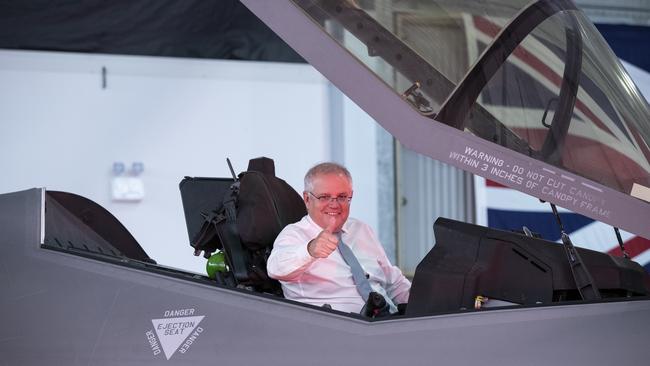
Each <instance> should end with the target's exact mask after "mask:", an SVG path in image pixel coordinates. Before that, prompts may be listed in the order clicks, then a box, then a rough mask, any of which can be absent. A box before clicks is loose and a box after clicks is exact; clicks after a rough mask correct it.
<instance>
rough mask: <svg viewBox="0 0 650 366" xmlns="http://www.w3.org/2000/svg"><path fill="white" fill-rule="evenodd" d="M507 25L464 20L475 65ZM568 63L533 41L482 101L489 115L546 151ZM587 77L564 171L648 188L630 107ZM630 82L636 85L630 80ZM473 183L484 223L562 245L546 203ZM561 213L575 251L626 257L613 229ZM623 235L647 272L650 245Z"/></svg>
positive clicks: (647, 154) (643, 147) (538, 39)
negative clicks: (554, 105) (526, 230)
mask: <svg viewBox="0 0 650 366" xmlns="http://www.w3.org/2000/svg"><path fill="white" fill-rule="evenodd" d="M504 24H505V20H504V19H492V18H491V19H488V18H485V17H478V16H473V17H471V18H466V19H465V27H466V28H467V31H468V34H470V35H471V36H470V39H472V38H473V39H474V41H475V42H469V43H468V46H469V49H468V51H469V56H470V59H475V58H476V57H477V56H478V54H479V53H480V52H481V51H482V50H483V49H484V48H485V47H487V45H488V44H490V43H491V42H492V41H493V40H494V39H495V37H496V36H497V34H498V33H499V31H500V30H501V28H502V27H503V25H504ZM550 33H551V32H548V34H550ZM472 36H473V37H472ZM585 42H593V40H591V41H589V40H585ZM592 46H593V45H592ZM473 47H475V48H474V49H472V48H473ZM585 47H586V46H585ZM586 48H587V47H586ZM585 52H587V53H586V55H585V56H583V67H585V68H589V67H591V66H592V64H589V62H594V61H593V60H585V59H588V58H589V56H590V55H589V54H588V51H585ZM565 57H566V54H565V52H564V51H563V50H561V49H560V47H557V46H555V45H554V44H552V42H551V41H549V39H548V38H545V37H544V33H543V32H542V35H541V36H539V35H533V36H529V37H527V39H526V40H525V41H524V42H522V43H521V44H520V45H519V46H518V47H517V48H516V49H515V51H514V52H513V54H511V55H510V57H509V58H508V61H507V62H506V63H505V64H504V65H503V66H502V68H501V70H500V72H499V73H497V75H495V76H494V77H493V78H492V80H490V82H489V83H488V84H487V86H486V88H485V89H484V90H483V92H482V94H481V96H480V103H481V104H482V105H483V106H484V107H485V108H486V109H487V110H488V111H490V113H492V114H493V115H495V116H497V117H498V118H499V119H500V120H501V121H503V122H504V124H505V125H506V126H507V127H508V128H510V129H511V130H512V131H513V132H515V133H516V134H517V135H519V136H520V137H522V138H523V139H525V140H526V141H528V143H529V144H530V146H531V147H532V148H533V149H536V150H540V149H541V147H542V145H543V143H544V139H545V137H546V135H547V134H548V131H549V130H548V128H547V127H546V126H544V125H543V124H542V123H541V121H542V120H543V115H544V114H546V112H548V113H549V116H548V117H547V118H546V120H545V121H546V122H547V123H549V122H550V120H552V112H553V108H549V105H548V104H546V103H544V102H543V101H550V100H551V99H554V98H556V97H557V96H558V95H559V92H560V87H561V84H562V78H563V70H564V58H565ZM595 65H598V64H597V63H595ZM614 66H616V67H617V65H614ZM590 71H591V72H592V73H593V70H590ZM585 72H586V71H584V69H583V71H582V72H581V75H580V86H579V89H578V93H577V98H576V103H575V107H574V111H573V117H572V121H571V125H570V128H569V131H568V135H567V138H566V141H565V146H570V147H571V149H567V148H565V149H564V150H563V153H562V158H561V165H562V168H564V169H567V170H569V171H573V172H576V173H579V174H580V175H583V176H585V177H587V178H590V179H592V180H594V181H598V182H600V183H602V184H604V185H608V186H610V187H612V188H614V189H618V190H620V191H622V192H625V193H628V192H630V189H631V186H632V183H634V182H636V183H640V184H644V185H646V186H648V185H649V184H650V179H649V177H650V173H649V172H650V163H649V161H650V148H649V147H648V145H647V144H646V142H645V141H644V140H643V139H642V138H641V135H640V133H639V131H638V129H637V127H636V124H635V123H634V121H633V115H631V114H628V113H625V112H624V111H625V109H626V107H630V106H629V105H625V103H626V102H625V101H624V100H623V101H621V100H619V101H615V98H612V95H608V94H607V93H609V91H608V89H607V88H603V86H602V85H603V84H606V82H604V81H603V80H599V81H598V82H596V81H594V78H592V77H589V76H588V75H586V74H585ZM598 75H600V74H598ZM625 76H627V75H625ZM515 79H516V80H517V83H515V84H514V85H515V86H521V85H525V90H522V89H521V88H513V87H512V85H513V84H512V83H511V82H512V80H515ZM625 81H626V82H629V83H632V81H631V80H625ZM598 83H600V85H599V84H598ZM633 89H634V88H633ZM634 90H636V89H634ZM556 99H557V98H556ZM613 101H614V102H613ZM476 183H477V184H476V185H475V187H476V197H477V217H478V220H477V221H478V223H479V224H483V225H487V226H489V227H493V228H497V229H504V230H522V227H523V226H526V227H528V228H529V229H530V230H531V231H533V232H536V233H538V234H540V235H541V236H542V237H543V238H544V239H546V240H551V241H557V242H560V229H559V227H558V224H557V221H556V219H555V217H554V216H553V213H552V211H551V209H550V206H549V204H548V203H546V204H543V203H541V202H540V201H539V200H538V199H536V198H534V197H530V196H528V195H525V194H523V193H520V192H518V191H515V190H512V189H509V188H506V187H504V186H502V185H500V184H498V183H495V182H492V181H490V180H484V179H482V178H478V177H477V181H476ZM559 211H560V217H561V220H562V223H563V226H564V229H565V231H566V232H567V233H568V234H569V236H570V237H571V240H572V241H573V243H574V245H576V246H579V247H583V248H588V249H593V250H597V251H601V252H606V253H609V254H612V255H615V256H622V252H621V249H620V247H619V244H618V240H617V237H616V234H615V232H614V229H613V228H612V227H611V226H609V225H607V224H604V223H601V222H598V221H595V220H592V219H590V218H588V217H585V216H582V215H579V214H576V213H574V212H571V211H568V210H564V209H559ZM621 236H622V239H623V242H624V246H625V250H626V252H627V253H628V254H629V255H630V258H632V259H633V260H634V261H636V262H638V263H639V264H641V265H642V266H644V267H645V268H646V270H647V271H648V272H650V240H647V239H645V238H642V237H639V236H635V235H634V234H631V233H628V232H625V231H621Z"/></svg>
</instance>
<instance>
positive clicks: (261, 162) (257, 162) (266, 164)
mask: <svg viewBox="0 0 650 366" xmlns="http://www.w3.org/2000/svg"><path fill="white" fill-rule="evenodd" d="M248 171H256V172H260V173H263V174H267V175H270V176H273V177H275V164H274V163H273V159H269V158H267V157H265V156H262V157H259V158H255V159H251V160H249V161H248Z"/></svg>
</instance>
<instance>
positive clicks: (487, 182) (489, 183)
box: [485, 179, 508, 188]
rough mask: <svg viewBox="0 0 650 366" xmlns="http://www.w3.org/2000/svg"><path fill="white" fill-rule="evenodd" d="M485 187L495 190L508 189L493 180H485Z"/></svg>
mask: <svg viewBox="0 0 650 366" xmlns="http://www.w3.org/2000/svg"><path fill="white" fill-rule="evenodd" d="M485 186H486V187H495V188H508V187H506V186H504V185H503V184H501V183H497V182H495V181H493V180H489V179H486V180H485Z"/></svg>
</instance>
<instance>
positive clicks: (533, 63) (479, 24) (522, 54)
mask: <svg viewBox="0 0 650 366" xmlns="http://www.w3.org/2000/svg"><path fill="white" fill-rule="evenodd" d="M474 25H475V26H476V29H478V30H480V31H481V32H483V33H485V34H487V35H488V36H490V37H492V38H496V36H497V34H498V33H499V32H500V31H501V28H500V27H499V26H498V25H496V24H494V23H493V22H491V21H489V20H487V19H485V18H482V17H479V16H475V17H474ZM513 56H514V57H516V58H518V59H520V60H521V61H523V62H524V63H526V64H528V66H530V67H532V68H533V69H535V70H537V72H539V73H540V74H541V75H542V76H544V77H545V78H546V79H547V80H549V81H550V82H552V83H553V84H554V85H555V86H556V87H558V88H559V87H560V86H561V85H562V78H563V77H561V76H560V75H558V73H556V72H555V71H553V69H551V68H550V67H549V66H548V65H547V64H546V63H544V61H542V60H541V59H539V58H538V57H536V56H535V55H533V54H532V53H530V52H528V51H527V50H526V49H525V47H524V46H523V45H521V44H520V45H519V46H517V48H515V50H514V51H513ZM575 103H576V104H575V107H576V109H578V110H579V111H581V112H582V113H584V114H585V116H586V117H587V118H589V120H591V121H592V122H593V123H594V124H595V125H596V126H598V128H600V129H601V130H603V131H605V132H607V133H608V134H610V135H612V136H614V134H613V133H612V131H611V130H610V129H609V128H608V127H607V126H606V125H605V123H604V122H603V121H602V120H601V119H600V118H598V116H597V115H596V114H595V113H594V112H593V111H592V110H591V109H590V108H589V107H587V105H586V104H584V103H583V102H582V100H580V98H576V102H575Z"/></svg>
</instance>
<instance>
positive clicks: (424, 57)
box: [293, 0, 650, 194]
mask: <svg viewBox="0 0 650 366" xmlns="http://www.w3.org/2000/svg"><path fill="white" fill-rule="evenodd" d="M293 1H294V2H295V3H296V5H298V6H299V7H300V8H301V9H303V11H305V13H307V14H308V15H309V16H310V17H311V18H312V19H313V20H314V21H315V22H317V23H318V24H320V26H321V27H323V29H325V30H326V31H327V32H328V33H329V34H330V35H331V36H332V37H333V38H334V39H336V40H337V41H338V42H339V43H340V44H341V45H343V46H344V47H345V48H346V49H347V50H348V51H349V52H350V53H351V54H353V55H354V56H355V57H356V58H358V59H359V60H360V61H361V62H363V63H364V64H365V65H366V66H367V67H368V69H370V70H371V71H372V72H373V73H375V74H376V75H377V76H378V77H379V78H381V79H382V80H383V81H384V82H385V83H386V84H387V85H388V86H389V87H390V88H392V89H393V90H394V91H395V92H396V93H397V94H399V95H400V96H401V97H402V98H403V99H404V101H405V103H409V104H410V105H411V106H412V107H413V108H414V109H415V110H417V111H418V113H420V114H422V115H424V116H427V117H429V118H431V119H432V121H437V122H440V123H445V124H448V125H450V126H453V127H455V128H458V129H462V130H465V131H467V132H469V133H473V134H475V135H477V136H480V137H482V138H484V139H486V140H489V141H491V142H493V143H497V144H499V145H502V146H505V147H507V148H509V149H511V150H513V151H516V152H518V153H521V154H525V155H528V156H531V157H533V158H535V159H538V160H541V161H544V162H546V163H549V164H552V165H554V166H556V167H559V168H562V169H565V170H567V171H570V172H573V173H576V174H578V175H581V176H583V177H585V178H588V179H591V180H593V181H595V182H599V183H601V184H603V185H606V186H608V187H610V188H612V189H615V190H617V191H619V192H623V193H625V194H630V192H631V190H632V186H633V185H634V184H640V185H642V186H645V187H650V149H649V148H648V142H649V141H650V126H649V122H650V118H649V117H650V113H649V108H648V104H647V102H646V101H645V99H644V98H643V96H642V95H641V94H640V92H639V91H638V89H637V88H636V86H635V85H634V83H633V82H632V81H631V79H630V78H629V76H628V74H627V73H626V71H625V70H624V69H623V67H622V65H621V64H620V62H619V61H618V59H617V58H616V56H615V55H614V54H613V53H612V51H611V50H610V48H609V46H608V45H607V44H606V42H605V41H604V40H603V38H602V37H601V35H600V34H599V33H598V31H597V30H596V29H595V27H594V26H593V25H592V24H591V22H590V21H588V20H587V19H586V17H585V16H584V15H583V14H582V13H581V12H580V11H579V10H578V9H576V7H575V5H574V4H573V3H572V2H570V1H559V0H558V1H533V2H529V1H520V0H512V1H503V0H502V1H489V2H488V1H435V0H376V1H361V0H359V1H353V0H293ZM432 143H434V142H432Z"/></svg>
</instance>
